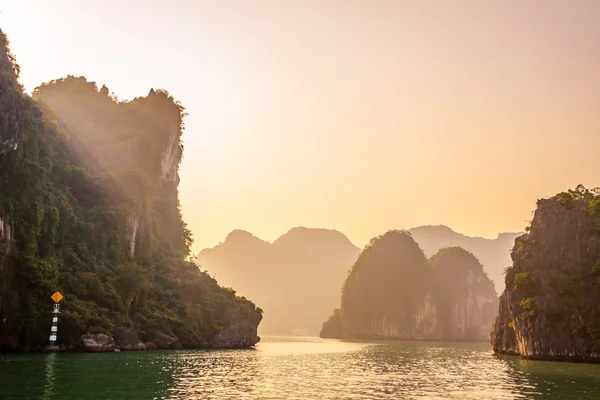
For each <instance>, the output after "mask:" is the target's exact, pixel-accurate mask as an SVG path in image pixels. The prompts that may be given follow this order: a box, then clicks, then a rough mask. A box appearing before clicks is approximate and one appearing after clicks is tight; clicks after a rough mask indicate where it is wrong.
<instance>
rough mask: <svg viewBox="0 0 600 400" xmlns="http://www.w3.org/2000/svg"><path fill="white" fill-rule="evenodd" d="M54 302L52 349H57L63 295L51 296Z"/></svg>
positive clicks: (51, 330)
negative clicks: (59, 315)
mask: <svg viewBox="0 0 600 400" xmlns="http://www.w3.org/2000/svg"><path fill="white" fill-rule="evenodd" d="M50 298H52V300H54V306H53V307H52V328H50V348H53V347H56V338H57V335H58V314H60V304H58V303H59V302H60V301H61V300H62V299H63V295H62V294H61V293H60V292H56V293H54V294H53V295H52V296H50Z"/></svg>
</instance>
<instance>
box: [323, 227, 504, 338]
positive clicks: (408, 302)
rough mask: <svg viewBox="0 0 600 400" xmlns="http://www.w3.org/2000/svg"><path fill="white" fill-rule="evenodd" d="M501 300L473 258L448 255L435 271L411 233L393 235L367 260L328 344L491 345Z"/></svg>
mask: <svg viewBox="0 0 600 400" xmlns="http://www.w3.org/2000/svg"><path fill="white" fill-rule="evenodd" d="M496 301H497V300H496V293H495V291H494V287H493V283H492V282H491V281H490V279H489V278H488V277H487V276H486V275H485V273H484V272H483V269H482V266H481V264H480V263H479V262H478V261H477V259H476V258H475V257H474V256H473V255H472V254H470V253H468V252H466V251H465V250H463V249H460V248H450V249H443V250H441V251H440V252H438V253H437V254H436V255H435V256H433V257H432V259H431V264H430V263H429V262H428V260H427V259H426V258H425V255H424V254H423V251H422V250H421V249H420V248H419V246H418V245H417V243H416V242H415V241H414V240H413V238H412V237H411V235H410V233H408V232H406V231H390V232H387V233H386V234H384V235H383V236H380V237H377V238H374V239H373V240H371V242H370V243H369V244H368V245H367V246H366V247H365V249H364V250H363V251H362V252H361V254H360V255H359V257H358V260H357V261H356V263H355V264H354V266H353V267H352V270H351V272H350V274H349V275H348V278H347V279H346V281H345V283H344V285H343V288H342V301H341V307H340V309H336V310H334V313H333V314H332V315H331V317H330V318H329V320H327V321H326V322H325V323H324V324H323V329H322V331H321V337H345V338H369V339H375V338H382V339H452V340H485V339H486V338H487V332H489V329H490V328H491V324H492V321H493V311H492V310H493V309H494V308H495V307H494V304H495V303H496Z"/></svg>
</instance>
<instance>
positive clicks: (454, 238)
mask: <svg viewBox="0 0 600 400" xmlns="http://www.w3.org/2000/svg"><path fill="white" fill-rule="evenodd" d="M409 232H410V233H411V235H412V236H413V238H414V239H415V241H416V242H417V243H418V244H419V246H420V247H421V249H423V251H424V252H425V255H426V256H427V257H430V256H432V255H433V254H435V253H436V252H437V251H438V250H439V249H441V248H444V247H454V246H459V247H462V248H464V249H465V250H467V251H470V252H471V253H473V254H474V255H475V256H476V257H477V258H478V259H479V261H480V262H481V264H483V267H484V271H486V273H487V274H488V276H489V278H490V279H492V280H493V281H494V284H495V287H496V291H497V292H498V293H500V292H501V291H502V289H503V287H504V277H503V271H504V268H505V267H507V266H509V265H510V264H511V260H510V250H511V248H512V246H513V244H514V239H515V238H516V237H517V236H519V235H521V233H501V234H499V235H498V238H497V239H485V238H481V237H470V236H465V235H463V234H460V233H457V232H455V231H453V230H452V229H450V228H448V227H446V226H443V225H440V226H421V227H417V228H412V229H410V230H409ZM359 253H360V249H359V248H358V247H356V246H355V245H354V244H352V242H350V240H349V239H348V238H347V237H346V236H345V235H344V234H343V233H340V232H338V231H335V230H329V229H312V228H304V227H298V228H293V229H291V230H290V231H289V232H287V233H286V234H284V235H282V236H281V237H280V238H279V239H277V240H275V241H274V242H273V243H269V242H267V241H264V240H262V239H259V238H257V237H256V236H254V235H253V234H251V233H250V232H247V231H243V230H234V231H232V232H231V233H230V234H229V235H228V236H227V238H226V239H225V241H224V242H222V243H220V244H218V245H217V246H215V247H213V248H209V249H204V250H202V251H201V252H200V253H199V254H198V255H197V257H196V262H197V263H198V264H199V265H200V266H201V267H202V269H206V270H207V271H208V272H209V273H210V274H211V275H213V274H214V275H215V276H216V278H217V280H218V282H219V283H220V284H221V285H224V286H229V287H232V288H233V289H235V290H236V291H237V294H238V295H241V296H246V297H248V298H251V299H252V300H253V301H254V302H256V304H257V305H258V306H259V307H261V308H262V309H263V310H264V312H265V314H264V319H263V321H262V322H261V325H260V330H261V331H262V332H267V333H293V332H295V331H296V332H306V333H309V334H315V335H316V334H318V333H319V331H320V329H321V324H322V323H323V321H325V320H326V319H327V317H328V316H329V314H330V313H331V310H332V309H333V308H337V307H339V304H340V288H341V287H342V284H343V282H344V281H345V279H346V277H347V276H348V272H349V271H350V267H351V266H352V265H353V264H354V262H355V261H356V259H357V257H358V254H359Z"/></svg>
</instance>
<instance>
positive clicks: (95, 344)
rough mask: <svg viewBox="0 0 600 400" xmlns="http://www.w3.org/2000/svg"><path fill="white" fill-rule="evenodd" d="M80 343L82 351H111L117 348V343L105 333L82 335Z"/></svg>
mask: <svg viewBox="0 0 600 400" xmlns="http://www.w3.org/2000/svg"><path fill="white" fill-rule="evenodd" d="M81 345H82V347H83V350H84V351H88V352H91V353H105V352H111V351H114V350H115V349H116V348H117V344H116V343H115V341H114V340H113V338H112V337H110V336H108V335H105V334H104V333H98V334H95V335H82V336H81Z"/></svg>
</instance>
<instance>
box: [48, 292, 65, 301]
mask: <svg viewBox="0 0 600 400" xmlns="http://www.w3.org/2000/svg"><path fill="white" fill-rule="evenodd" d="M50 297H51V298H52V300H54V302H55V303H58V302H59V301H61V300H62V299H63V295H62V294H60V292H56V293H54V294H53V295H52V296H50Z"/></svg>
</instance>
